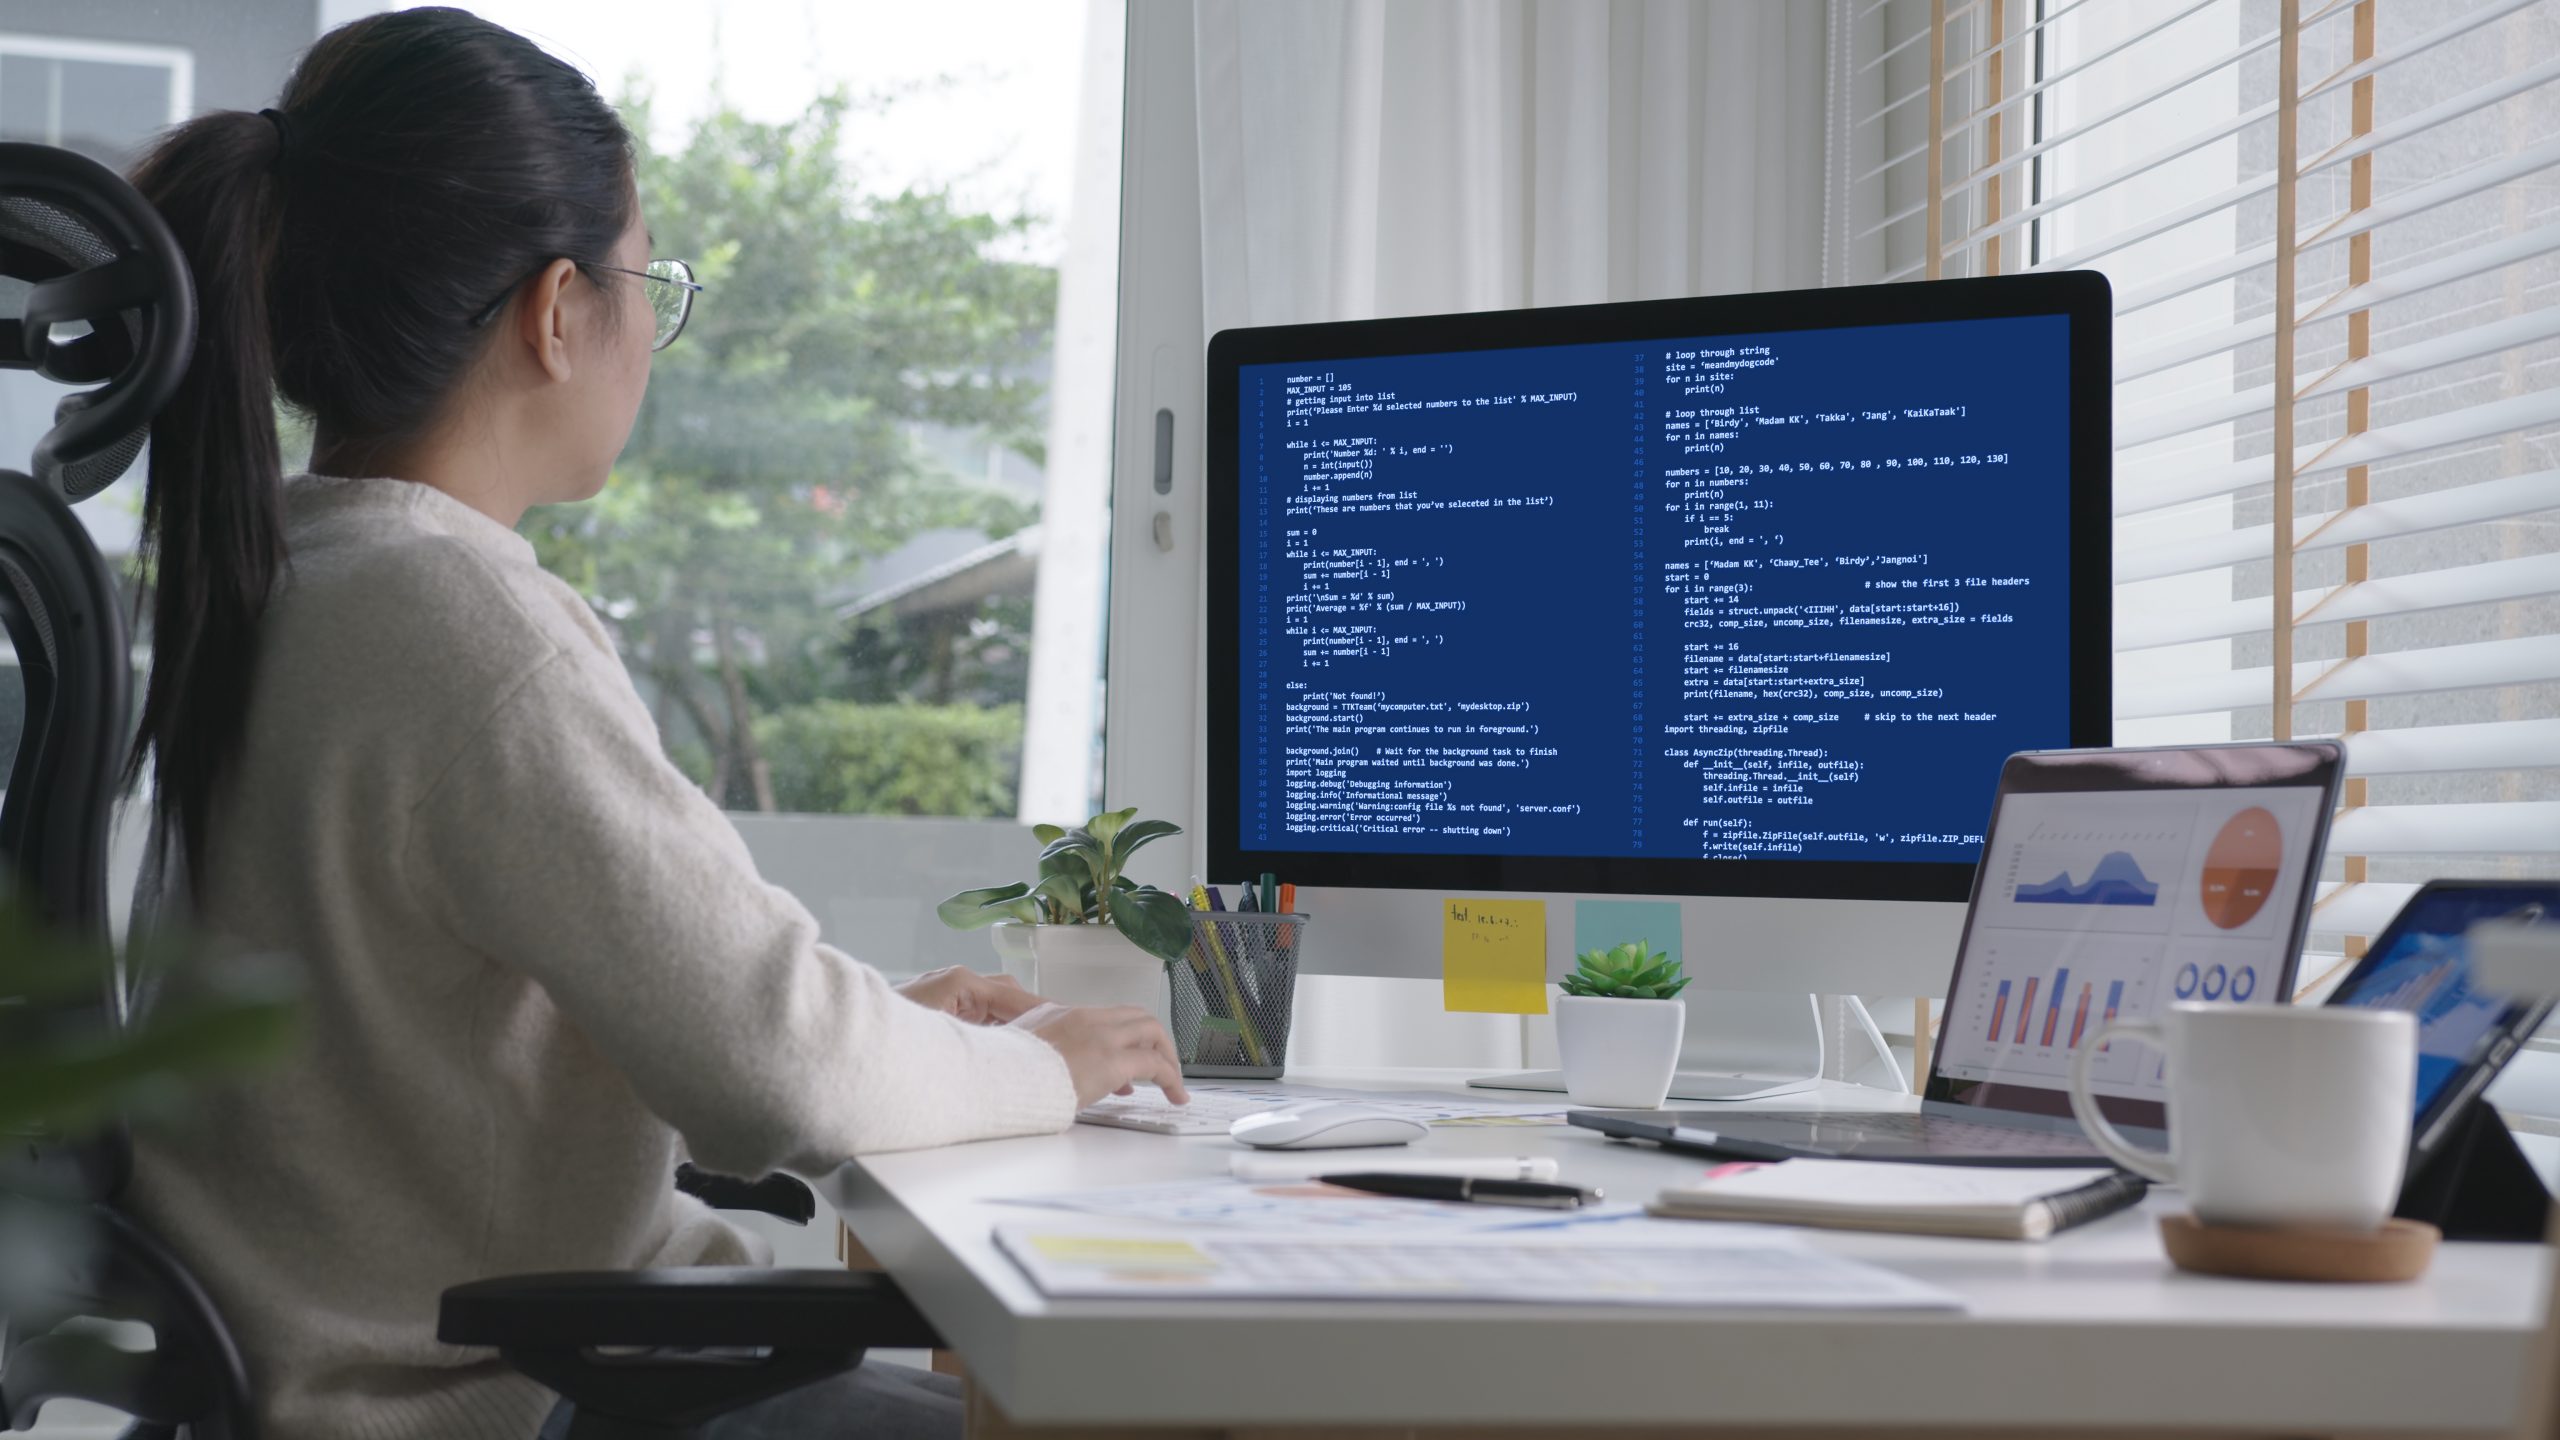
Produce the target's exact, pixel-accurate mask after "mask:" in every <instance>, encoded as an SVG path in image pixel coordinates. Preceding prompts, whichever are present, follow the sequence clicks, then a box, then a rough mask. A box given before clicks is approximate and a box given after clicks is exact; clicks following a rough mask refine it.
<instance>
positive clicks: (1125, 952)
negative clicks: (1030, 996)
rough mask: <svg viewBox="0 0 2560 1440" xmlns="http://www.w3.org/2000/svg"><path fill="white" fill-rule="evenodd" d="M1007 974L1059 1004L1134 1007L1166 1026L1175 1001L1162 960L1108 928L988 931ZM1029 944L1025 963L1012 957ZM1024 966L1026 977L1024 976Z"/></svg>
mask: <svg viewBox="0 0 2560 1440" xmlns="http://www.w3.org/2000/svg"><path fill="white" fill-rule="evenodd" d="M990 928H991V929H992V930H994V931H998V932H1013V933H999V934H996V935H995V936H994V937H993V943H994V945H995V947H996V954H997V956H998V957H1000V958H1001V959H1002V960H1003V961H1004V967H1005V973H1006V974H1008V975H1011V976H1013V978H1014V979H1016V980H1018V981H1020V982H1021V983H1022V985H1023V987H1024V988H1026V989H1028V990H1031V991H1033V992H1035V993H1037V994H1040V995H1043V996H1046V997H1047V998H1049V999H1051V1000H1055V1001H1057V1002H1058V1003H1059V1004H1061V1005H1136V1006H1140V1007H1142V1008H1144V1009H1145V1010H1146V1011H1147V1012H1148V1013H1149V1014H1152V1015H1154V1016H1155V1017H1156V1019H1158V1020H1160V1021H1165V1022H1167V1023H1168V1024H1169V1023H1170V1022H1171V1019H1172V1010H1173V997H1172V994H1171V993H1170V991H1169V990H1168V989H1167V988H1166V984H1165V977H1164V962H1163V961H1162V960H1159V959H1157V958H1156V957H1154V956H1153V955H1150V954H1148V953H1147V952H1146V951H1144V950H1141V949H1139V948H1138V947H1137V945H1136V944H1134V943H1133V942H1132V941H1131V940H1130V939H1129V937H1128V936H1126V935H1123V934H1121V933H1120V932H1119V931H1117V930H1114V929H1112V928H1111V927H1110V926H1108V925H1016V924H1012V923H1010V922H1007V923H1001V924H998V925H995V926H992V927H990ZM1026 945H1027V949H1028V957H1027V958H1028V964H1027V966H1024V965H1023V963H1022V962H1020V961H1017V960H1016V959H1015V956H1016V954H1017V953H1019V952H1021V951H1022V950H1023V949H1024V948H1025V947H1026ZM1025 968H1027V970H1028V972H1029V973H1028V974H1025V973H1024V969H1025Z"/></svg>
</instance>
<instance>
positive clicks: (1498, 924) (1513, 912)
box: [1440, 900, 1547, 1015]
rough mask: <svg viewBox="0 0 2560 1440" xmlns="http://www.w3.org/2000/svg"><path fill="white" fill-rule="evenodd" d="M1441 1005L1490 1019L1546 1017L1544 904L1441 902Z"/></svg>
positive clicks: (1487, 901) (1495, 901)
mask: <svg viewBox="0 0 2560 1440" xmlns="http://www.w3.org/2000/svg"><path fill="white" fill-rule="evenodd" d="M1440 1004H1441V1008H1443V1009H1446V1010H1474V1011H1481V1012H1484V1013H1487V1014H1493V1015H1544V1014H1546V1013H1547V902H1545V901H1544V900H1443V901H1442V902H1440Z"/></svg>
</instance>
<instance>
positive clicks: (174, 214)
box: [127, 9, 636, 883]
mask: <svg viewBox="0 0 2560 1440" xmlns="http://www.w3.org/2000/svg"><path fill="white" fill-rule="evenodd" d="M133 180H134V184H135V186H136V187H137V188H138V189H140V190H141V191H142V193H143V195H144V196H145V197H147V198H148V199H149V200H150V201H151V202H152V203H153V204H154V205H156V206H158V207H159V210H160V213H161V215H162V216H163V218H165V219H166V220H167V221H168V222H169V228H170V229H171V230H172V231H174V232H175V233H176V235H177V237H178V241H179V243H180V244H181V245H182V246H184V247H185V249H186V252H187V255H188V258H189V260H190V262H191V264H192V265H193V268H194V271H195V282H196V295H197V303H198V307H199V319H198V325H197V332H196V333H197V342H196V353H195V358H194V360H193V362H192V363H191V364H190V366H189V367H188V370H187V377H186V381H185V383H184V384H183V385H181V386H180V387H179V389H178V393H177V394H176V396H175V397H174V398H172V399H171V400H170V402H169V404H168V405H167V406H166V407H165V408H164V409H163V410H162V411H161V413H160V415H159V417H158V418H157V419H156V420H155V421H154V422H153V424H152V430H151V469H150V485H149V489H148V491H147V493H146V495H145V498H144V501H143V526H144V546H145V553H146V555H147V556H148V557H149V559H150V561H151V564H152V568H153V576H154V580H153V583H154V589H155V594H154V597H153V602H152V607H153V608H152V662H151V680H150V685H149V687H148V689H147V690H146V691H145V693H144V698H143V705H142V727H141V736H140V741H139V743H138V744H137V745H136V747H135V750H134V754H133V759H132V762H131V766H130V768H129V770H128V772H127V780H128V783H130V782H131V781H132V780H134V779H137V778H138V777H139V776H140V775H141V773H142V771H143V770H144V769H145V768H146V766H147V767H148V768H149V769H150V770H151V772H152V775H153V777H154V779H155V780H156V782H157V784H158V789H159V809H160V818H161V821H162V823H163V824H164V825H174V826H175V827H176V832H177V835H178V838H179V839H180V840H181V842H182V844H183V847H184V851H185V856H186V861H187V867H188V871H189V874H190V875H191V876H193V877H195V878H196V879H197V881H198V883H201V880H202V877H203V874H204V865H203V860H204V857H203V846H204V839H205V830H206V823H207V818H208V815H209V812H210V810H211V808H212V804H213V799H214V795H215V791H216V788H217V786H218V784H219V782H220V781H221V779H222V777H223V774H224V772H225V771H226V770H227V768H228V767H229V766H230V764H231V762H232V760H233V759H234V758H235V757H236V756H237V755H238V754H239V752H240V747H241V744H242V742H243V741H244V740H245V739H246V730H247V724H248V706H249V696H250V686H251V681H252V679H253V677H254V675H255V672H256V660H257V628H258V619H259V616H260V613H261V612H262V611H263V610H264V608H265V606H266V601H267V597H268V593H269V591H270V590H271V589H272V588H273V586H274V584H275V582H276V580H277V577H278V575H279V574H280V572H281V571H282V569H283V566H284V563H285V553H284V515H283V475H282V463H283V462H282V460H281V457H280V450H279V446H278V443H277V438H276V424H275V409H274V405H275V399H276V397H277V396H278V395H281V396H282V397H283V399H284V400H285V401H286V402H287V403H289V404H291V405H293V406H294V407H296V408H297V409H299V410H301V411H302V412H304V413H305V414H307V415H309V416H310V417H311V420H312V423H313V428H314V432H315V442H316V444H315V452H314V453H315V455H319V456H321V457H324V458H325V459H326V460H327V461H328V462H329V463H330V465H331V468H333V469H334V470H336V471H338V472H339V473H355V474H380V473H381V471H380V470H379V469H378V468H376V467H378V465H379V464H381V463H382V462H383V461H384V460H385V459H386V458H388V457H390V456H393V455H396V454H397V453H399V452H400V451H401V450H402V449H403V448H404V447H406V446H408V445H410V444H413V443H415V442H416V441H418V440H419V439H421V438H423V437H424V436H426V435H427V434H428V433H430V432H431V431H432V430H433V429H434V428H435V426H436V425H437V424H438V423H439V422H440V421H441V420H442V419H443V418H444V416H445V412H446V409H447V406H448V404H449V402H450V401H451V400H452V398H453V396H454V395H455V393H456V391H457V389H458V388H459V385H460V382H461V381H462V379H463V378H464V376H465V374H466V373H467V371H468V370H469V369H470V367H471V365H472V363H473V362H474V361H475V360H477V359H478V357H479V355H480V353H481V352H482V350H483V349H484V348H485V346H486V343H487V341H488V338H489V335H490V333H491V332H492V329H493V328H494V327H490V326H487V325H485V324H483V323H481V322H482V321H483V319H484V318H485V317H486V315H487V314H488V312H489V311H490V310H491V309H492V308H493V307H494V306H495V305H496V303H497V302H499V301H502V300H504V299H505V298H507V297H508V296H509V294H510V287H513V286H516V285H519V284H521V283H522V282H523V281H525V280H527V279H528V278H530V277H531V276H532V275H533V274H534V273H536V272H537V271H539V270H540V269H542V267H544V266H546V265H548V264H549V263H550V262H552V261H553V260H557V259H563V258H565V259H568V260H572V261H575V262H577V264H578V265H579V266H580V268H581V269H582V270H584V271H585V273H586V277H587V279H588V280H589V281H590V282H592V283H596V284H600V285H604V284H612V283H616V277H614V276H613V275H611V274H610V273H609V272H605V271H601V270H598V269H595V268H593V267H596V266H598V265H601V264H602V263H603V262H604V261H605V259H606V257H607V256H608V255H609V254H610V253H611V252H612V249H613V246H614V243H615V241H617V240H618V239H619V238H620V237H621V234H622V231H623V230H624V228H625V227H626V226H628V225H629V223H630V220H631V215H632V208H633V206H634V204H635V203H636V201H635V198H634V193H633V188H632V171H631V138H630V135H629V133H628V132H627V131H625V130H624V128H623V126H622V122H621V119H620V118H619V117H618V116H616V115H615V114H614V111H613V107H612V106H610V105H608V104H606V103H605V101H604V99H603V97H602V96H600V95H598V94H597V93H596V89H595V86H594V85H593V84H592V83H591V82H589V81H588V79H587V78H586V77H585V76H584V75H581V74H579V73H578V72H577V71H576V70H575V69H573V68H571V67H570V66H568V65H565V64H563V63H561V62H560V61H558V60H555V59H553V58H552V57H551V56H549V55H547V54H545V53H544V52H543V51H542V49H541V48H540V47H539V46H536V45H535V44H533V43H532V42H531V41H529V40H526V39H525V38H524V37H522V36H520V35H517V34H515V33H514V32H512V31H510V30H507V29H505V28H503V27H501V26H497V25H493V24H490V23H489V22H488V21H485V20H482V19H479V18H478V17H476V16H473V15H471V14H468V13H466V12H464V11H460V10H446V9H420V10H398V11H392V12H390V13H387V14H382V15H375V16H371V17H368V18H366V19H362V20H357V21H354V22H352V23H350V24H347V25H343V26H340V27H339V28H337V29H336V30H333V31H331V32H329V33H328V34H327V35H325V36H322V37H321V39H320V41H319V43H318V44H316V45H314V46H312V48H311V51H310V53H309V54H308V55H306V56H305V57H303V61H302V64H301V66H300V67H299V68H298V69H297V70H296V71H295V73H294V77H293V79H292V80H291V81H290V82H289V83H288V84H287V85H286V87H285V93H284V98H283V99H282V101H281V102H279V105H278V108H277V109H276V110H274V111H265V112H259V113H256V114H251V113H249V112H246V111H223V112H217V113H214V114H210V115H206V116H203V117H201V118H199V119H196V120H191V121H189V122H187V123H186V124H183V125H180V126H178V127H177V128H176V129H174V130H172V131H171V132H170V133H169V134H168V135H167V137H165V138H164V139H163V140H162V141H161V142H160V144H159V145H158V146H157V147H156V148H154V149H153V150H152V152H151V154H150V155H149V156H148V157H146V158H145V159H144V160H143V162H142V164H141V165H140V166H139V167H138V168H137V169H136V171H135V172H134V177H133Z"/></svg>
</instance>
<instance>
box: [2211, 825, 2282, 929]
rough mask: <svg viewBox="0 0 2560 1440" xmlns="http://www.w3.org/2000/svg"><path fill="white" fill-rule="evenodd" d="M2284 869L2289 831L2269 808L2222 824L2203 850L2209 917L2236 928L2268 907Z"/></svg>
mask: <svg viewBox="0 0 2560 1440" xmlns="http://www.w3.org/2000/svg"><path fill="white" fill-rule="evenodd" d="M2283 868H2284V831H2283V830H2281V829H2279V828H2278V827H2277V825H2276V817H2275V816H2274V815H2272V814H2270V813H2269V812H2268V811H2267V810H2266V808H2265V807H2263V806H2258V805H2252V806H2250V807H2249V808H2248V809H2246V810H2243V811H2241V812H2240V813H2239V814H2237V815H2234V816H2232V817H2231V818H2230V819H2229V820H2227V821H2224V822H2223V826H2222V831H2221V833H2220V834H2217V835H2215V836H2214V837H2213V845H2212V847H2211V848H2210V849H2208V850H2206V851H2205V852H2204V880H2203V887H2204V891H2203V899H2204V918H2206V919H2207V920H2210V921H2212V922H2213V923H2214V924H2215V925H2217V926H2219V927H2221V928H2222V929H2225V930H2237V929H2239V928H2240V927H2241V926H2243V925H2246V924H2248V923H2249V922H2250V921H2251V920H2254V919H2256V918H2257V916H2258V912H2259V911H2260V910H2263V909H2265V908H2266V905H2267V897H2268V896H2269V895H2272V894H2274V893H2275V888H2276V872H2277V871H2279V870H2282V869H2283Z"/></svg>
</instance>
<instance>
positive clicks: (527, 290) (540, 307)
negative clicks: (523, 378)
mask: <svg viewBox="0 0 2560 1440" xmlns="http://www.w3.org/2000/svg"><path fill="white" fill-rule="evenodd" d="M577 273H578V267H577V266H576V265H575V264H573V263H571V262H570V261H567V260H554V261H552V262H551V263H550V264H548V265H545V266H544V267H542V273H541V274H539V275H536V276H534V277H533V278H532V279H531V280H528V281H526V282H525V286H524V295H523V297H522V299H521V301H520V303H518V304H517V306H516V337H517V339H519V340H520V341H522V342H523V344H524V347H525V349H526V351H527V352H528V353H529V354H530V356H531V358H532V360H533V363H534V364H536V365H539V366H541V367H542V372H543V373H544V374H546V375H548V376H550V377H551V378H552V379H553V380H555V381H557V380H566V379H568V378H569V373H570V372H569V304H568V300H569V281H570V280H571V279H572V278H574V277H575V276H576V275H577Z"/></svg>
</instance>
